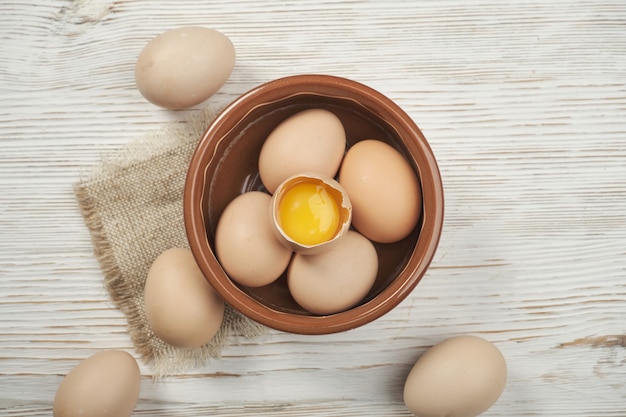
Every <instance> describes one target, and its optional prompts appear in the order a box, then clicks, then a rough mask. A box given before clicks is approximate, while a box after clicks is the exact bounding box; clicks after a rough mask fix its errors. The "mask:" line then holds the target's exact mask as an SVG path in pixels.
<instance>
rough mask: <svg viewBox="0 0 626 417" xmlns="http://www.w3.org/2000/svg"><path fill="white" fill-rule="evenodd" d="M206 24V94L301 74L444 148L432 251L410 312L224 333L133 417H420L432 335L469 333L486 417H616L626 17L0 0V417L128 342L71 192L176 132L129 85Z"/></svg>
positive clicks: (620, 397)
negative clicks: (226, 59) (410, 395)
mask: <svg viewBox="0 0 626 417" xmlns="http://www.w3.org/2000/svg"><path fill="white" fill-rule="evenodd" d="M192 24H194V25H203V26H206V27H211V28H215V29H218V30H220V31H222V32H224V33H225V34H227V35H228V36H229V37H230V38H231V40H232V41H233V43H234V44H235V47H236V49H237V53H238V56H237V65H236V67H235V70H234V72H233V74H232V77H231V79H230V80H229V81H228V83H227V84H226V85H225V86H224V87H223V88H222V90H221V91H220V92H219V93H218V94H217V95H215V96H214V97H213V98H212V99H211V101H212V102H214V103H217V104H222V105H224V104H227V103H229V102H230V101H232V100H233V99H235V98H236V97H237V96H238V95H239V94H241V93H243V92H245V91H247V90H248V89H250V88H252V87H253V86H255V85H257V84H260V83H262V82H265V81H269V80H271V79H274V78H278V77H282V76H286V75H292V74H298V73H312V72H315V73H326V74H333V75H338V76H344V77H348V78H352V79H354V80H357V81H360V82H363V83H365V84H368V85H370V86H372V87H374V88H376V89H378V90H379V91H381V92H383V93H384V94H386V95H387V96H389V97H390V98H392V99H394V100H395V101H396V102H397V103H399V104H400V106H402V107H403V108H404V109H405V110H406V111H407V112H408V113H409V114H410V115H411V116H412V117H413V118H414V120H415V121H416V122H417V123H418V125H419V126H420V127H421V128H422V130H423V132H424V133H425V135H426V137H427V138H429V140H430V143H431V145H432V147H433V150H434V152H435V154H436V156H437V158H438V161H439V164H440V168H441V172H442V175H443V180H444V186H445V193H446V204H447V206H446V220H445V226H444V233H443V236H442V239H441V244H440V246H439V250H438V252H437V255H436V258H435V259H434V261H433V264H432V267H431V268H430V270H429V272H428V273H427V275H426V277H425V278H424V279H423V281H422V282H421V283H420V285H419V286H418V287H417V288H416V290H415V291H414V292H413V293H412V294H411V296H410V297H409V298H408V299H406V300H405V301H404V302H403V303H402V304H401V305H400V306H399V307H398V308H396V309H395V310H394V311H392V312H391V313H389V314H388V315H386V316H384V317H383V318H381V319H379V320H378V321H376V322H374V323H372V324H369V325H366V326H364V327H361V328H358V329H356V330H353V331H349V332H346V333H343V334H336V335H330V336H295V335H290V334H283V333H279V332H271V333H270V334H269V335H268V336H266V337H263V338H260V339H254V340H233V341H232V342H231V343H229V345H228V346H227V347H226V349H225V350H224V352H223V358H221V359H219V360H216V361H213V362H212V363H211V364H210V365H209V366H207V367H206V368H203V369H197V370H194V371H193V372H190V373H188V374H185V375H180V376H176V377H171V378H167V379H165V380H162V381H159V382H155V381H153V380H152V378H151V371H150V368H149V367H147V366H145V365H143V364H142V366H141V369H142V373H143V375H144V377H143V380H142V387H141V393H140V399H139V403H138V405H137V408H136V410H135V415H137V416H141V415H146V416H147V415H150V416H207V415H219V416H241V415H256V416H270V415H271V416H342V417H343V416H408V415H409V413H408V412H407V411H406V409H405V408H404V405H403V403H402V386H403V384H404V380H405V377H406V375H407V373H408V371H409V369H410V367H411V366H412V364H413V363H414V362H415V360H416V359H417V358H418V357H419V356H420V355H421V354H422V353H423V352H424V351H425V349H426V348H428V347H429V346H431V345H433V344H434V343H436V342H438V341H440V340H443V339H445V338H447V337H449V336H452V335H457V334H477V335H480V336H483V337H485V338H487V339H489V340H491V341H493V342H494V343H496V344H497V346H498V347H499V348H500V349H501V350H502V352H503V353H504V355H505V357H506V358H507V361H508V366H509V379H508V383H507V386H506V389H505V391H504V393H503V394H502V396H501V398H500V400H499V401H498V402H497V403H496V404H495V405H494V406H493V407H492V408H491V409H490V410H489V411H488V412H487V413H485V414H484V415H485V416H546V417H548V416H549V417H554V416H567V417H572V416H626V3H625V2H624V1H623V0H613V1H564V0H563V1H559V0H556V1H540V0H535V1H509V2H501V1H494V0H482V1H455V0H449V1H435V0H429V1H419V2H418V1H410V0H406V1H382V0H380V1H377V0H371V1H359V0H328V1H324V2H320V1H314V0H303V1H268V2H259V1H250V0H221V1H218V0H214V1H193V0H185V1H164V0H153V1H147V0H135V1H130V0H121V1H105V0H82V1H79V0H75V1H69V0H66V1H61V0H32V1H9V0H3V1H2V2H1V3H0V414H1V415H7V416H22V415H26V416H36V415H42V416H43V415H46V416H48V415H51V407H52V401H53V398H54V394H55V391H56V388H57V386H58V384H59V383H60V381H61V379H62V377H63V375H65V374H66V373H67V372H68V371H69V370H70V369H71V368H72V367H73V366H74V365H76V364H77V363H78V361H79V360H81V359H84V358H85V357H87V356H89V355H91V354H93V353H95V352H97V351H100V350H104V349H110V348H117V349H123V350H127V351H129V352H131V353H132V352H133V350H132V345H131V343H130V340H129V338H128V335H127V333H126V321H125V319H124V317H123V316H122V314H121V313H120V312H119V311H118V310H116V309H115V308H114V307H113V306H112V304H111V302H110V301H109V299H108V296H107V294H106V292H105V290H104V288H103V283H102V276H101V272H100V269H99V266H98V264H97V262H96V260H95V259H94V257H93V255H92V246H91V242H90V238H89V234H88V231H87V229H86V227H85V225H84V223H83V219H82V218H81V216H80V213H79V211H78V208H77V205H76V202H75V199H74V196H73V192H72V185H73V184H74V183H75V182H76V181H77V180H78V179H79V178H81V176H82V175H84V174H85V173H86V172H88V171H89V169H90V168H91V167H92V166H93V165H94V164H95V163H96V162H97V161H98V160H99V159H100V157H101V155H103V154H106V153H108V152H110V151H112V150H115V149H117V148H119V147H121V146H122V145H124V144H125V143H127V142H129V141H131V140H133V139H135V138H137V137H139V136H141V135H143V134H145V133H146V132H149V131H151V130H154V129H157V128H158V127H159V126H160V125H161V124H162V123H165V122H167V121H170V120H181V119H183V118H184V117H185V116H186V115H187V114H188V112H189V111H193V110H189V111H180V112H169V111H165V110H162V109H159V108H157V107H155V106H153V105H151V104H150V103H148V102H146V101H145V100H144V99H143V98H142V97H141V96H140V94H139V93H138V92H137V90H136V89H135V85H134V74H133V69H134V62H135V59H136V57H137V55H138V53H139V51H140V50H141V48H143V46H144V45H145V43H146V42H147V41H148V40H149V39H151V38H152V37H153V36H155V35H157V34H158V33H161V32H163V31H164V30H166V29H170V28H173V27H177V26H183V25H192Z"/></svg>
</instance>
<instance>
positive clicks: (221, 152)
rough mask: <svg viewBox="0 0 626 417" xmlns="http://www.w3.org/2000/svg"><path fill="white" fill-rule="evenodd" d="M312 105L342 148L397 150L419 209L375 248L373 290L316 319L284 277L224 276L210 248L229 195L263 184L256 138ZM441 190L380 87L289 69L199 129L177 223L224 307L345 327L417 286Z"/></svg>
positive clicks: (269, 319)
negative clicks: (245, 282)
mask: <svg viewBox="0 0 626 417" xmlns="http://www.w3.org/2000/svg"><path fill="white" fill-rule="evenodd" d="M312 107H318V108H325V109H328V110H330V111H332V112H333V113H335V114H336V115H337V116H338V117H339V118H340V119H341V121H342V122H343V124H344V127H345V130H346V135H347V142H348V146H350V145H352V144H354V143H355V142H357V141H359V140H362V139H379V140H382V141H385V142H387V143H389V144H390V145H392V146H394V147H395V148H396V149H397V150H399V151H400V152H401V153H402V154H403V155H404V156H405V157H406V159H407V160H408V161H409V162H410V164H411V165H412V166H413V168H414V169H415V171H416V173H417V175H418V177H419V180H420V182H421V188H422V199H423V210H422V216H421V219H420V221H419V222H418V225H417V226H416V228H415V229H414V230H413V232H411V234H410V235H409V236H408V237H406V238H405V239H403V240H402V241H399V242H396V243H392V244H378V243H376V244H375V247H376V250H377V252H378V257H379V272H378V276H377V278H376V282H375V284H374V287H373V288H372V290H371V291H370V293H369V294H368V295H367V296H366V297H365V299H363V300H362V302H361V303H360V304H358V305H357V306H355V307H353V308H351V309H349V310H347V311H343V312H340V313H336V314H331V315H326V316H316V315H313V314H311V313H308V312H306V311H305V310H303V309H302V308H301V307H299V306H298V305H297V304H296V302H295V301H294V300H293V299H292V297H291V296H290V294H289V290H288V288H287V283H286V277H285V276H282V277H280V278H279V279H278V280H277V281H275V282H274V283H272V284H270V285H267V286H264V287H259V288H248V287H244V286H241V285H239V284H237V283H235V282H234V281H232V280H230V279H229V277H228V276H227V275H226V273H225V272H224V270H223V269H222V268H221V266H220V264H219V262H218V260H217V258H216V256H215V251H214V244H215V241H214V239H215V229H216V226H217V222H218V219H219V217H220V215H221V213H222V211H223V210H224V208H225V207H226V205H227V204H228V203H229V202H230V201H231V200H233V199H234V198H235V197H236V196H237V195H239V194H241V193H243V192H246V191H252V190H256V191H259V190H262V191H264V190H265V189H264V187H263V185H262V183H261V181H260V179H259V171H258V157H259V152H260V150H261V146H262V145H263V141H264V140H265V138H266V137H267V136H268V135H269V133H270V132H271V131H272V130H273V129H274V128H275V127H276V126H277V125H278V124H279V123H280V122H281V121H283V120H285V119H286V118H287V117H289V116H290V115H292V114H294V113H297V112H299V111H301V110H304V109H307V108H312ZM443 211H444V201H443V187H442V183H441V177H440V174H439V169H438V167H437V162H436V160H435V157H434V155H433V153H432V151H431V148H430V146H429V144H428V142H427V141H426V139H425V138H424V136H423V135H422V133H421V131H420V130H419V128H418V127H417V126H416V124H415V123H414V122H413V121H412V120H411V118H410V117H409V116H408V115H407V114H406V113H405V112H404V111H403V110H402V109H400V108H399V107H398V106H397V105H396V104H394V103H393V102H392V101H391V100H390V99H389V98H387V97H385V96H384V95H382V94H381V93H379V92H377V91H375V90H373V89H372V88H370V87H367V86H365V85H363V84H360V83H357V82H355V81H351V80H348V79H344V78H339V77H334V76H327V75H297V76H291V77H286V78H281V79H278V80H274V81H270V82H268V83H266V84H263V85H260V86H258V87H256V88H254V89H252V90H251V91H249V92H247V93H245V94H244V95H242V96H241V97H239V98H238V99H237V100H235V101H234V102H233V103H231V104H230V105H229V106H228V107H226V108H225V109H224V110H223V111H222V112H221V113H220V114H219V115H218V116H217V118H216V119H215V120H214V121H213V122H212V123H211V125H210V126H209V127H208V129H207V130H206V132H205V133H204V136H203V137H202V138H201V140H200V142H199V144H198V147H197V149H196V151H195V153H194V155H193V157H192V159H191V163H190V166H189V171H188V174H187V180H186V183H185V191H184V218H185V228H186V232H187V236H188V239H189V245H190V247H191V250H192V252H193V254H194V256H195V258H196V261H197V262H198V265H199V266H200V269H201V270H202V272H203V274H204V276H205V277H206V278H207V280H208V281H209V283H210V284H211V285H212V286H213V288H214V289H215V290H216V291H217V293H218V294H219V295H220V296H221V297H222V298H223V299H224V300H225V301H226V302H227V303H228V304H230V305H231V306H232V307H233V308H235V309H236V310H238V311H239V312H241V313H242V314H244V315H246V316H248V317H249V318H251V319H253V320H255V321H257V322H259V323H262V324H264V325H266V326H269V327H271V328H274V329H278V330H282V331H286V332H291V333H300V334H327V333H335V332H340V331H345V330H349V329H353V328H355V327H358V326H361V325H363V324H366V323H369V322H371V321H373V320H375V319H377V318H379V317H380V316H382V315H383V314H386V313H387V312H389V311H390V310H391V309H393V308H394V307H395V306H396V305H398V303H400V302H401V301H402V300H403V299H404V298H405V297H406V296H407V295H408V294H409V293H410V292H411V291H412V290H413V289H414V288H415V286H416V285H417V284H418V282H419V281H420V279H421V278H422V276H423V275H424V273H425V272H426V269H427V268H428V266H429V264H430V262H431V260H432V259H433V256H434V254H435V250H436V248H437V245H438V243H439V237H440V234H441V228H442V224H443Z"/></svg>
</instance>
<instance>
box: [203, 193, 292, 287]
mask: <svg viewBox="0 0 626 417" xmlns="http://www.w3.org/2000/svg"><path fill="white" fill-rule="evenodd" d="M271 199H272V198H271V196H270V195H269V194H267V193H263V192H260V191H249V192H246V193H243V194H240V195H238V196H237V197H236V198H235V199H234V200H232V201H231V202H230V203H229V204H228V206H226V208H225V209H224V212H223V213H222V215H221V216H220V219H219V221H218V223H217V228H216V230H215V251H216V254H217V258H218V260H219V261H220V264H221V265H222V268H224V271H225V272H226V273H227V274H228V276H229V277H230V279H232V280H233V281H236V282H237V283H239V284H241V285H245V286H248V287H260V286H263V285H267V284H270V283H272V282H273V281H275V280H276V279H278V277H279V276H280V275H281V274H282V273H283V272H285V269H287V265H288V264H289V260H290V259H291V254H292V251H291V249H289V248H288V247H286V246H284V245H282V244H281V243H280V242H279V241H278V239H277V238H276V235H275V234H274V230H273V228H272V222H271V213H270V202H271Z"/></svg>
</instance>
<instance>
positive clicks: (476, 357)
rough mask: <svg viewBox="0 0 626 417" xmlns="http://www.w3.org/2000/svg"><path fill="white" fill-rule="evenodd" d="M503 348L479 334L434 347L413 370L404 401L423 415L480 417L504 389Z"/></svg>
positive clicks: (412, 409)
mask: <svg viewBox="0 0 626 417" xmlns="http://www.w3.org/2000/svg"><path fill="white" fill-rule="evenodd" d="M506 375H507V370H506V362H505V360H504V356H502V353H501V352H500V350H499V349H498V348H497V347H496V346H495V345H494V344H493V343H491V342H489V341H487V340H485V339H483V338H480V337H477V336H469V335H466V336H456V337H451V338H449V339H446V340H444V341H443V342H441V343H439V344H437V345H435V346H433V347H432V348H430V349H429V350H428V351H427V352H426V353H424V355H422V356H421V357H420V358H419V359H418V360H417V362H416V363H415V365H414V366H413V368H412V369H411V372H410V373H409V375H408V377H407V379H406V383H405V385H404V403H405V404H406V406H407V408H408V409H409V410H410V411H411V412H412V413H413V414H415V415H416V416H419V417H440V416H455V417H476V416H477V415H479V414H481V413H483V412H484V411H486V410H487V409H488V408H489V407H491V406H492V405H493V404H494V403H495V402H496V401H497V399H498V398H499V397H500V394H501V393H502V391H503V390H504V385H505V383H506Z"/></svg>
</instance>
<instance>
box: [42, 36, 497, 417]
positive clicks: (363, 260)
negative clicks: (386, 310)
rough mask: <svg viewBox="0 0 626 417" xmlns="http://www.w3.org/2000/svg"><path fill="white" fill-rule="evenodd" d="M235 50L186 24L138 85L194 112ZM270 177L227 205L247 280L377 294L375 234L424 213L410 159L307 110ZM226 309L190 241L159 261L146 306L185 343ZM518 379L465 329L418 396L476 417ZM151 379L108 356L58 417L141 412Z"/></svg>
mask: <svg viewBox="0 0 626 417" xmlns="http://www.w3.org/2000/svg"><path fill="white" fill-rule="evenodd" d="M199 51H204V52H203V53H200V52H199ZM234 60H235V51H234V48H233V45H232V43H231V42H230V40H229V39H228V38H227V37H226V36H224V35H223V34H221V33H219V32H217V31H214V30H211V29H206V28H201V27H184V28H179V29H173V30H170V31H168V32H165V33H163V34H161V35H159V36H157V37H156V38H154V39H153V40H152V41H150V42H149V43H148V45H146V47H145V48H144V50H143V51H142V52H141V54H140V55H139V58H138V60H137V65H136V68H135V78H136V82H137V87H138V89H139V91H140V92H141V94H142V95H143V96H144V97H145V98H146V99H147V100H149V101H150V102H152V103H154V104H156V105H159V106H161V107H164V108H168V109H182V108H188V107H191V106H194V105H196V104H199V103H201V102H203V101H205V100H206V99H208V98H209V97H210V96H211V95H212V94H213V93H215V92H216V91H217V90H218V89H219V88H221V87H222V85H223V84H224V83H225V82H226V80H227V78H228V77H229V76H230V72H231V71H232V69H233V67H234ZM259 173H260V177H261V180H262V182H263V185H264V186H265V188H266V190H267V192H260V191H250V192H246V193H243V194H241V195H239V196H237V197H236V198H235V199H234V200H232V201H231V202H230V204H229V205H228V206H227V207H226V209H225V210H224V212H223V213H222V215H221V216H220V219H219V221H218V227H217V229H216V236H215V247H216V253H217V257H218V259H219V261H220V263H221V265H222V267H223V268H224V270H225V271H226V273H227V274H228V275H229V277H230V278H231V279H232V280H234V281H236V282H237V283H239V284H241V285H244V286H250V287H256V286H263V285H268V284H269V283H271V282H272V281H274V280H276V279H277V278H278V277H279V276H280V275H282V274H283V273H284V272H285V271H287V280H288V286H289V290H290V292H291V294H292V296H293V298H294V299H295V300H296V302H297V303H298V304H299V305H301V306H302V307H303V308H304V309H305V310H307V311H309V312H311V313H313V314H320V315H322V314H332V313H334V312H339V311H342V310H345V309H347V308H350V307H351V306H353V305H355V304H357V303H358V302H359V301H360V300H361V299H362V298H363V297H364V296H366V294H367V293H368V291H369V290H370V289H371V287H372V285H373V284H374V281H375V279H376V275H377V268H378V258H377V253H376V249H375V246H374V245H373V243H372V242H378V243H382V244H385V243H392V242H395V241H398V240H401V239H403V238H404V237H406V236H407V235H408V234H409V233H410V232H411V231H412V230H413V229H414V228H415V226H416V224H417V222H418V219H419V217H420V215H421V206H422V201H421V189H420V184H419V181H418V178H417V176H416V174H415V172H414V171H413V170H412V169H411V166H410V165H409V163H408V162H407V161H406V160H405V159H404V158H403V157H402V155H401V154H400V153H399V152H398V151H397V150H396V149H394V148H393V147H391V146H390V145H388V144H386V143H385V142H382V141H378V140H375V139H364V140H361V141H360V142H357V143H355V144H354V145H352V146H351V147H350V148H349V149H347V151H346V137H345V132H344V129H343V126H342V123H341V120H339V118H337V117H336V116H335V115H334V114H333V113H331V112H329V111H327V110H324V109H309V110H305V111H302V112H300V113H297V114H295V115H293V116H291V117H290V118H288V119H287V120H285V121H284V122H283V123H281V124H280V125H279V126H278V127H276V129H275V130H274V131H272V133H271V134H270V135H269V136H268V138H267V139H266V141H265V142H264V145H263V147H262V150H261V154H260V156H259ZM335 178H336V179H335ZM224 309H225V306H224V302H223V300H222V299H221V298H220V297H219V296H218V295H217V294H216V293H215V292H214V291H213V289H212V288H211V286H210V285H209V284H208V282H207V281H206V279H205V278H204V276H203V274H202V272H201V271H200V268H199V267H198V265H197V264H196V262H195V260H194V258H193V255H192V254H191V251H190V250H189V249H186V248H171V249H168V250H166V251H164V252H163V253H162V254H160V255H159V256H158V257H157V258H156V260H155V261H154V263H153V264H152V266H151V268H150V270H149V272H148V274H147V278H146V282H145V288H144V313H145V315H146V319H147V321H148V323H149V325H150V328H151V331H152V332H153V333H154V334H155V335H156V336H158V337H159V338H160V339H162V340H163V341H165V342H166V343H168V344H170V345H172V346H176V347H180V348H197V347H201V346H204V345H205V344H207V343H208V342H209V341H210V340H211V339H212V338H213V337H214V336H215V335H216V334H217V332H218V331H219V329H220V327H221V324H222V320H223V318H224ZM506 377H507V367H506V363H505V360H504V357H503V356H502V353H501V352H500V351H499V350H498V348H497V347H496V346H495V345H494V344H492V343H491V342H489V341H487V340H485V339H482V338H480V337H476V336H455V337H451V338H449V339H446V340H444V341H442V342H440V343H438V344H436V345H434V346H433V347H432V348H430V349H428V350H427V351H426V352H425V353H424V354H423V355H422V356H421V357H420V358H419V359H418V360H417V362H416V363H415V365H414V366H413V368H412V369H411V371H410V372H409V374H408V376H407V378H406V381H405V385H404V402H405V405H406V407H407V408H408V409H409V410H410V411H411V412H412V413H413V414H415V415H416V416H420V417H438V416H452V415H454V416H457V417H475V416H477V415H479V414H481V413H482V412H484V411H486V410H487V409H488V408H489V407H491V405H493V404H494V403H495V402H496V401H497V399H498V398H499V396H500V394H501V393H502V391H503V390H504V386H505V382H506ZM140 382H141V374H140V370H139V366H138V364H137V362H136V360H135V359H134V358H133V357H132V356H131V355H130V354H128V353H126V352H122V351H117V350H109V351H103V352H99V353H96V354H94V355H92V356H90V357H88V358H87V359H85V360H83V361H82V362H80V363H79V364H78V365H77V366H76V367H75V368H74V369H72V370H71V371H70V372H69V373H68V374H67V375H66V376H65V378H64V379H63V381H62V382H61V384H60V385H59V388H58V390H57V393H56V396H55V399H54V406H53V416H54V417H78V416H81V417H87V416H96V415H97V416H103V417H113V416H115V417H128V416H130V415H131V414H132V412H133V410H134V408H135V406H136V403H137V401H138V398H139V391H140Z"/></svg>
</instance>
